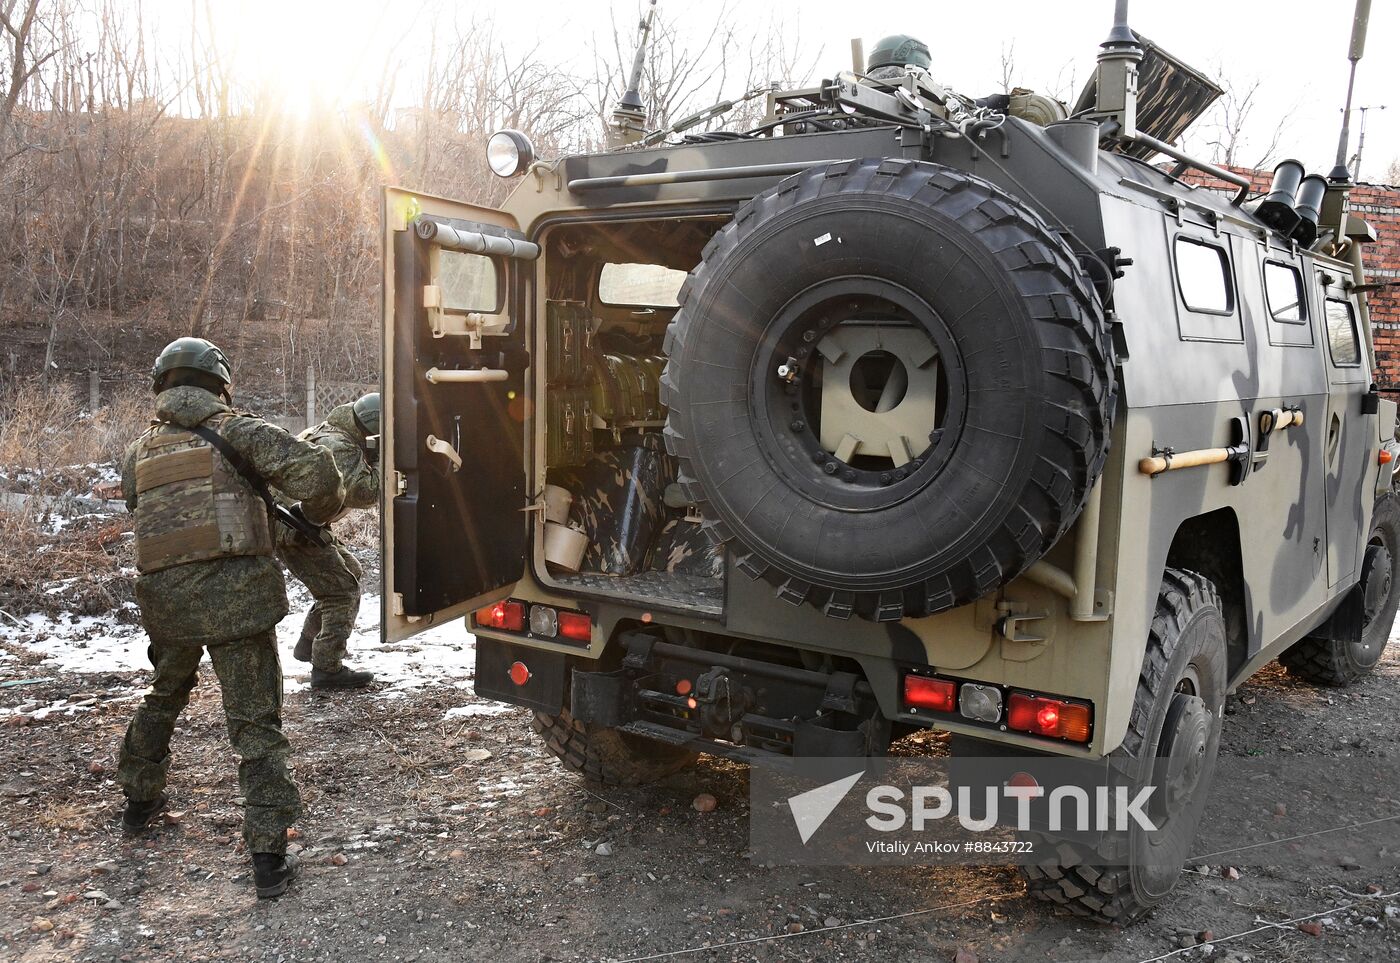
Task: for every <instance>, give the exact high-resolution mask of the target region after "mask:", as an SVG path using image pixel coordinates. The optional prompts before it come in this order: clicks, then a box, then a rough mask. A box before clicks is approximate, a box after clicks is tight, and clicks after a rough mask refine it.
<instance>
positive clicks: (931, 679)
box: [904, 672, 1093, 742]
mask: <svg viewBox="0 0 1400 963" xmlns="http://www.w3.org/2000/svg"><path fill="white" fill-rule="evenodd" d="M904 705H905V708H906V709H908V710H909V711H911V712H917V711H919V710H924V711H928V712H945V713H954V712H956V713H958V714H959V715H961V716H963V717H964V718H966V719H971V720H973V721H976V722H983V723H990V724H993V725H999V726H1000V727H1002V728H1004V729H1010V730H1013V731H1015V732H1026V733H1030V734H1031V735H1033V736H1045V737H1046V738H1049V739H1063V740H1065V741H1066V742H1088V741H1089V737H1090V736H1091V735H1092V734H1093V707H1092V706H1090V705H1089V704H1088V703H1087V702H1080V701H1078V700H1074V699H1060V698H1057V697H1055V696H1044V695H1038V694H1036V693H1033V692H1024V691H1021V690H1019V689H1007V690H1006V691H1005V692H1004V693H1003V691H1002V689H1001V688H1000V687H998V686H994V685H987V684H985V683H981V682H960V681H958V680H956V679H944V678H940V677H938V676H932V675H919V674H918V673H914V672H910V673H908V674H907V675H905V676H904Z"/></svg>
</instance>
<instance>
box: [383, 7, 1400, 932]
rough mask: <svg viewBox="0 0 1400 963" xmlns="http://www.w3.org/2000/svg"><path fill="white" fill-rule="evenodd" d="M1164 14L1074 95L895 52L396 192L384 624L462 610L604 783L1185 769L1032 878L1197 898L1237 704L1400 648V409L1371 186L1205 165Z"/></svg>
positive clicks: (1056, 893) (497, 138)
mask: <svg viewBox="0 0 1400 963" xmlns="http://www.w3.org/2000/svg"><path fill="white" fill-rule="evenodd" d="M1123 6H1124V5H1123V4H1121V3H1120V9H1119V11H1118V14H1119V15H1118V18H1117V21H1116V23H1115V25H1114V28H1113V32H1112V34H1111V35H1110V37H1109V39H1108V40H1107V41H1105V42H1104V43H1103V44H1102V46H1101V49H1100V52H1099V55H1098V68H1097V71H1096V73H1095V76H1094V79H1093V82H1092V83H1091V84H1090V85H1089V86H1088V88H1087V89H1086V90H1085V91H1084V93H1083V95H1082V97H1081V98H1080V100H1079V102H1078V103H1077V104H1075V105H1074V106H1073V107H1072V108H1069V109H1066V108H1065V107H1064V106H1062V105H1061V104H1059V103H1057V102H1056V101H1054V100H1053V99H1051V98H1048V97H1044V96H1041V95H1037V94H1034V93H1031V92H1029V91H1022V90H1018V91H1014V92H1012V93H1011V94H1009V95H1002V96H995V97H986V98H976V97H970V96H964V95H962V94H960V93H958V92H956V91H955V90H954V89H952V88H950V87H948V86H944V85H943V84H942V83H940V81H939V80H938V79H935V78H934V77H933V76H931V75H930V73H929V72H928V70H927V67H928V62H927V50H926V48H923V47H922V45H921V44H918V43H917V42H913V41H907V38H895V39H894V40H893V41H892V42H890V43H886V44H882V45H881V47H880V50H879V54H878V57H877V58H872V59H877V60H878V61H879V62H874V63H871V64H869V65H868V67H869V69H868V70H864V71H859V72H857V71H856V70H852V71H850V72H842V73H839V74H838V75H836V76H834V77H832V78H830V79H827V80H824V81H822V82H821V83H819V84H815V85H813V86H810V87H805V88H802V89H792V90H770V91H766V92H763V93H762V94H761V96H764V97H765V98H766V104H767V112H766V117H765V118H764V119H763V120H762V122H761V123H758V124H757V125H756V126H754V127H752V128H751V129H748V130H743V131H737V132H736V131H724V130H714V131H708V132H700V133H696V132H695V130H696V128H697V127H698V121H702V120H706V119H709V118H713V117H714V116H716V115H717V114H719V113H722V112H723V110H724V109H725V108H726V106H728V105H719V107H717V108H716V109H715V110H712V111H707V112H704V113H703V114H701V115H697V118H698V120H697V118H691V119H689V120H688V121H687V122H683V123H681V124H677V125H674V126H673V127H672V128H671V129H669V130H665V131H656V132H648V131H646V130H644V129H643V123H642V121H643V120H644V116H643V114H642V113H641V112H640V103H641V101H640V99H638V98H637V97H636V96H635V89H634V90H632V91H629V95H628V97H626V98H624V101H623V103H622V105H621V106H620V107H619V110H618V112H617V114H616V116H615V119H616V125H615V128H614V134H615V137H616V140H617V143H616V145H615V146H614V147H613V148H612V149H608V150H605V151H601V152H598V153H592V154H584V155H577V156H566V157H561V158H557V159H553V160H538V159H536V158H534V157H533V153H532V149H531V147H530V145H529V143H528V140H527V139H526V138H525V137H523V136H522V135H521V134H519V133H518V132H515V131H502V132H500V133H498V134H496V135H494V136H493V137H492V138H491V140H490V143H489V145H488V148H487V151H488V159H489V162H490V164H491V166H492V167H493V169H494V170H495V171H496V173H498V174H500V175H501V176H504V177H518V178H519V183H518V185H517V186H516V188H515V190H514V192H513V193H512V194H511V196H510V198H509V200H507V201H506V202H505V203H504V204H503V205H502V206H501V207H500V208H499V209H487V208H482V207H476V206H472V205H470V204H465V203H460V202H457V201H452V200H448V199H443V198H436V197H429V196H425V195H423V194H419V193H412V192H407V191H402V190H393V189H391V190H389V191H388V192H387V193H386V196H385V204H384V235H383V242H384V267H385V286H384V292H385V302H384V317H385V328H384V331H385V337H384V365H385V367H384V371H385V374H384V397H385V399H386V406H385V418H384V426H383V427H384V437H383V468H384V473H385V474H384V480H385V492H386V499H387V503H386V510H385V522H384V527H385V538H384V553H385V554H384V579H385V612H384V623H385V626H386V631H387V634H388V635H389V636H390V637H391V638H394V639H399V638H404V637H407V636H410V635H412V634H414V633H415V632H419V631H421V630H423V629H425V628H427V627H429V626H434V625H441V624H443V623H445V622H455V620H463V619H464V620H465V622H464V624H463V625H462V629H461V631H463V632H464V633H465V632H472V633H475V635H476V638H477V647H478V648H477V666H476V683H475V684H476V690H477V692H478V693H480V694H481V695H484V696H488V697H490V698H493V699H500V700H504V701H506V702H510V703H514V704H516V705H519V706H526V707H529V708H530V709H533V710H534V712H535V720H536V721H535V726H534V728H535V730H536V731H537V732H538V734H539V736H540V737H541V738H542V739H543V741H544V743H545V745H547V746H548V747H549V749H550V751H551V752H553V753H554V754H555V755H557V756H558V757H559V759H560V760H561V761H562V763H563V764H564V765H565V766H566V767H568V768H569V769H571V770H573V771H575V772H577V773H578V774H580V775H581V776H583V777H584V778H587V779H590V780H597V781H600V782H603V783H613V784H636V783H642V782H646V781H649V780H655V779H658V778H661V777H663V776H666V775H668V774H670V773H673V772H675V771H677V770H679V769H681V768H682V767H684V766H687V765H688V764H690V763H691V762H693V761H694V760H695V758H696V756H697V754H699V753H713V754H717V755H720V756H725V757H729V758H732V759H738V760H755V759H760V758H766V757H772V756H807V755H835V756H853V755H854V756H859V755H867V754H880V753H883V752H885V750H886V748H887V747H888V746H889V744H890V742H891V740H892V739H894V738H897V737H899V736H901V735H902V734H906V733H908V732H910V731H911V730H913V729H917V728H920V727H935V728H938V729H942V730H946V731H948V732H950V733H952V734H953V749H954V752H955V753H957V752H967V753H973V754H976V753H980V752H990V751H996V752H1001V753H1025V754H1059V755H1062V756H1071V757H1079V758H1104V757H1108V758H1110V759H1113V760H1116V761H1117V762H1118V763H1119V764H1120V765H1121V766H1122V767H1123V768H1124V769H1125V770H1126V771H1128V772H1129V773H1131V774H1132V775H1133V777H1134V778H1136V779H1140V780H1146V779H1148V778H1149V777H1150V776H1151V774H1152V772H1153V771H1154V767H1155V768H1156V770H1157V771H1158V772H1159V773H1161V772H1165V773H1167V774H1168V776H1169V778H1170V781H1171V797H1170V801H1171V810H1170V812H1169V813H1168V815H1167V824H1166V825H1167V830H1168V832H1169V836H1170V840H1171V841H1170V844H1169V845H1166V846H1165V848H1162V849H1160V850H1158V851H1157V852H1156V854H1155V861H1153V862H1152V865H1151V866H1148V867H1147V868H1144V867H1143V866H1142V865H1139V864H1131V863H1132V861H1131V860H1129V861H1124V860H1122V859H1120V858H1117V857H1115V856H1113V855H1112V854H1111V853H1109V852H1108V851H1107V847H1110V846H1115V847H1118V848H1119V850H1120V852H1121V850H1122V848H1123V847H1128V848H1129V849H1131V847H1133V846H1136V845H1138V843H1137V840H1136V837H1131V836H1126V837H1122V838H1114V839H1109V840H1106V841H1105V843H1104V846H1105V847H1106V848H1105V850H1104V852H1103V854H1102V859H1097V860H1096V858H1095V857H1094V855H1093V854H1092V853H1091V854H1089V855H1088V856H1085V857H1077V858H1073V859H1066V858H1063V857H1056V858H1055V859H1054V861H1053V862H1050V863H1047V864H1044V865H1038V866H1032V867H1028V868H1027V870H1026V874H1027V877H1028V880H1029V886H1030V890H1031V892H1032V893H1034V894H1036V895H1037V896H1040V897H1042V898H1045V899H1049V900H1053V901H1055V902H1058V903H1061V904H1064V905H1066V906H1068V907H1069V908H1071V909H1072V910H1074V911H1076V912H1079V913H1081V914H1084V915H1087V916H1091V917H1095V918H1098V919H1103V920H1116V921H1120V922H1121V921H1127V920H1131V919H1133V918H1135V917H1137V916H1139V915H1141V914H1142V913H1144V912H1146V911H1147V910H1148V909H1150V908H1151V907H1152V906H1153V905H1154V904H1155V903H1157V902H1158V901H1160V900H1161V899H1162V898H1163V896H1164V895H1165V894H1166V893H1167V891H1168V890H1169V889H1170V887H1171V886H1172V885H1173V883H1174V881H1175V879H1176V877H1177V872H1178V868H1179V867H1180V865H1181V862H1182V860H1183V859H1184V858H1185V856H1186V855H1187V854H1188V852H1189V850H1188V849H1187V847H1188V846H1189V844H1190V841H1191V838H1192V836H1193V834H1194V832H1195V829H1196V826H1197V823H1198V821H1199V819H1200V815H1201V811H1202V806H1203V804H1204V801H1205V797H1206V793H1207V790H1208V787H1209V786H1210V783H1211V776H1212V768H1213V764H1214V759H1215V754H1216V747H1217V744H1218V740H1219V736H1220V725H1221V721H1222V715H1223V712H1222V709H1223V704H1224V700H1225V696H1226V693H1227V692H1229V691H1230V690H1231V689H1232V688H1233V687H1236V686H1238V685H1239V684H1240V683H1241V682H1242V681H1244V680H1245V679H1248V678H1249V677H1250V675H1251V674H1253V673H1254V672H1256V671H1257V670H1258V669H1259V668H1260V667H1261V666H1263V665H1265V664H1266V663H1268V662H1270V661H1272V660H1275V659H1279V660H1281V661H1282V662H1283V664H1284V665H1285V666H1287V667H1288V669H1289V671H1291V672H1293V673H1295V674H1297V675H1299V676H1301V677H1303V678H1305V679H1309V680H1312V681H1315V682H1317V683H1320V684H1323V685H1345V684H1347V683H1348V682H1350V681H1352V680H1354V679H1356V678H1357V677H1358V676H1360V675H1361V674H1362V673H1364V672H1366V671H1367V670H1368V669H1369V668H1371V666H1373V665H1374V664H1375V663H1376V661H1377V659H1378V657H1379V655H1380V653H1381V650H1382V648H1383V646H1384V644H1385V640H1386V636H1387V633H1388V630H1389V627H1390V624H1391V622H1392V621H1393V619H1394V616H1395V612H1396V603H1397V589H1396V583H1395V580H1394V573H1395V564H1396V563H1395V560H1396V558H1397V557H1400V556H1398V555H1397V553H1400V544H1397V542H1398V541H1400V513H1398V512H1397V508H1396V502H1395V499H1394V496H1393V495H1392V494H1391V472H1392V467H1393V464H1394V462H1393V460H1392V459H1393V456H1394V454H1395V444H1394V442H1393V438H1394V430H1395V419H1396V406H1395V404H1393V403H1392V402H1390V401H1388V400H1385V399H1383V398H1382V397H1381V396H1380V393H1379V392H1378V390H1377V389H1376V387H1375V386H1374V385H1373V383H1372V377H1373V372H1374V371H1375V370H1376V368H1375V358H1374V353H1373V347H1372V341H1371V336H1370V327H1369V319H1368V315H1367V305H1366V291H1367V289H1368V288H1367V285H1366V283H1365V281H1364V278H1363V275H1362V258H1361V254H1362V250H1363V247H1364V245H1365V244H1366V243H1367V242H1368V241H1370V240H1373V238H1374V235H1373V233H1372V231H1371V229H1370V228H1369V227H1368V225H1367V224H1366V223H1365V222H1364V221H1363V220H1362V219H1361V218H1359V217H1357V216H1355V214H1353V213H1349V212H1348V209H1347V197H1348V191H1349V189H1350V187H1351V186H1352V185H1351V184H1350V182H1349V177H1348V175H1347V173H1346V170H1345V168H1344V167H1342V168H1340V171H1339V172H1333V173H1332V175H1330V176H1326V177H1324V176H1319V175H1308V176H1306V177H1305V176H1303V169H1302V165H1300V164H1297V163H1295V162H1287V163H1284V164H1282V165H1280V167H1279V169H1278V172H1277V175H1276V177H1275V179H1274V183H1273V187H1272V189H1271V190H1270V191H1269V192H1268V193H1267V196H1263V197H1255V198H1251V197H1250V195H1249V183H1250V182H1249V181H1248V180H1247V179H1245V178H1243V177H1241V176H1240V175H1238V174H1237V173H1235V172H1232V171H1229V170H1223V169H1219V168H1216V167H1213V166H1211V165H1210V164H1207V163H1203V162H1201V161H1199V160H1196V159H1194V158H1192V157H1190V156H1188V155H1187V154H1185V153H1183V152H1182V151H1181V150H1179V149H1178V148H1176V147H1173V146H1172V143H1171V142H1172V141H1174V140H1175V139H1176V138H1177V137H1178V136H1179V135H1180V134H1181V132H1182V131H1183V130H1184V129H1185V128H1186V126H1187V125H1188V124H1189V123H1191V121H1192V120H1193V119H1194V118H1195V117H1197V116H1198V115H1199V114H1200V113H1201V111H1202V110H1204V109H1205V107H1206V106H1207V105H1208V104H1209V103H1210V102H1211V100H1212V99H1214V98H1215V97H1216V96H1218V94H1219V92H1220V91H1219V89H1218V88H1217V87H1215V86H1214V85H1213V84H1212V83H1211V82H1210V81H1209V80H1208V79H1207V78H1206V77H1204V76H1203V75H1202V74H1200V73H1199V72H1198V71H1195V70H1193V69H1192V68H1190V67H1189V66H1188V65H1186V64H1184V63H1182V62H1181V61H1179V60H1177V59H1176V58H1174V57H1172V56H1171V55H1169V54H1168V53H1167V52H1166V51H1164V50H1163V49H1161V48H1160V47H1159V46H1157V45H1155V44H1153V43H1151V42H1149V41H1147V40H1146V39H1145V38H1141V37H1139V36H1137V35H1135V34H1134V33H1133V32H1132V31H1131V30H1130V29H1129V28H1128V25H1127V22H1126V13H1125V10H1123V9H1122V8H1123ZM1354 52H1355V53H1357V54H1358V55H1359V48H1358V49H1357V50H1356V51H1354ZM692 122H694V126H692V125H691V124H692ZM1162 157H1165V158H1167V159H1168V160H1166V161H1162V160H1161V158H1162ZM1154 158H1156V161H1155V162H1152V161H1153V159H1154ZM1191 171H1194V172H1195V173H1196V174H1198V175H1201V176H1204V177H1207V178H1213V179H1216V180H1218V181H1220V182H1223V183H1225V184H1227V185H1231V187H1232V189H1231V191H1229V192H1221V191H1218V190H1212V189H1207V188H1204V187H1200V186H1193V184H1192V183H1191V182H1190V181H1191V177H1188V176H1187V175H1188V172H1191ZM1128 864H1131V865H1128ZM1154 867H1155V868H1154ZM1164 867H1165V868H1164Z"/></svg>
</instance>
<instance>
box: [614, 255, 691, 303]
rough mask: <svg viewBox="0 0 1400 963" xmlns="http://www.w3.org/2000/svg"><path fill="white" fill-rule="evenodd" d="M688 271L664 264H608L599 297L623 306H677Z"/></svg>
mask: <svg viewBox="0 0 1400 963" xmlns="http://www.w3.org/2000/svg"><path fill="white" fill-rule="evenodd" d="M685 277H686V274H685V272H684V271H678V270H676V269H675V268H668V267H665V266H663V265H660V264H611V263H610V264H604V265H603V270H602V273H600V274H599V275H598V300H600V301H602V302H603V303H604V304H612V305H620V306H623V307H626V306H631V305H635V306H638V307H650V308H674V307H676V306H677V305H679V304H680V301H679V300H678V298H679V296H680V293H681V285H682V284H684V283H685Z"/></svg>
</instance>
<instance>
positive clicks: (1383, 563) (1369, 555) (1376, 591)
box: [1361, 545, 1394, 625]
mask: <svg viewBox="0 0 1400 963" xmlns="http://www.w3.org/2000/svg"><path fill="white" fill-rule="evenodd" d="M1393 569H1394V564H1393V560H1392V559H1391V557H1390V549H1388V548H1386V547H1385V546H1384V545H1368V546H1366V559H1365V563H1364V564H1363V565H1362V566H1361V579H1362V584H1363V585H1364V588H1363V589H1362V592H1363V595H1362V600H1363V601H1362V611H1363V613H1364V617H1365V620H1366V621H1365V624H1366V625H1370V624H1371V622H1372V621H1373V620H1374V619H1375V617H1376V615H1377V614H1378V613H1380V612H1381V611H1382V610H1383V609H1384V608H1385V603H1386V601H1387V600H1389V598H1390V589H1391V582H1392V580H1393V578H1394V571H1393Z"/></svg>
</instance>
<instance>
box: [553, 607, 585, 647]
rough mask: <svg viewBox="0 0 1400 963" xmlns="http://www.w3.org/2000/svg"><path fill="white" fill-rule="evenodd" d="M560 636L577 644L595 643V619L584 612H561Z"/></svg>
mask: <svg viewBox="0 0 1400 963" xmlns="http://www.w3.org/2000/svg"><path fill="white" fill-rule="evenodd" d="M559 634H560V635H562V636H563V637H564V638H566V639H573V640H574V641H575V642H591V641H593V619H591V618H590V617H588V616H587V615H585V614H584V613H582V612H560V613H559Z"/></svg>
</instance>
